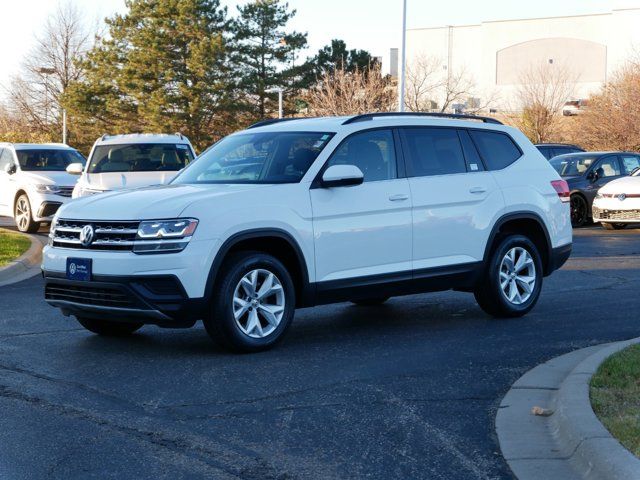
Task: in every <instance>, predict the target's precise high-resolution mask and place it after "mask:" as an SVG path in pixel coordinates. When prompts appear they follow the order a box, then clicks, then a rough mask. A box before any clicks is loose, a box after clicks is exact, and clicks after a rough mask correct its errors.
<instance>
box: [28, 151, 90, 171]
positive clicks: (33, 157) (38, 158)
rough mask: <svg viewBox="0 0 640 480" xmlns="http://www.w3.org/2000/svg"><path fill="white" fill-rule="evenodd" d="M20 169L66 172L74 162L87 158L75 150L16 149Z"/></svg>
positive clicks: (83, 160) (81, 161) (82, 161)
mask: <svg viewBox="0 0 640 480" xmlns="http://www.w3.org/2000/svg"><path fill="white" fill-rule="evenodd" d="M16 155H17V156H18V163H19V164H20V169H21V170H22V171H24V172H64V171H65V170H66V169H67V167H68V166H69V165H71V164H72V163H82V164H83V165H84V162H85V158H84V157H83V156H82V155H81V154H80V153H79V152H77V151H75V150H57V149H51V150H47V149H35V148H34V149H24V150H16Z"/></svg>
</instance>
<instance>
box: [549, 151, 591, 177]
mask: <svg viewBox="0 0 640 480" xmlns="http://www.w3.org/2000/svg"><path fill="white" fill-rule="evenodd" d="M597 158H598V157H589V156H586V155H561V156H559V157H555V158H552V159H551V160H549V163H550V164H551V166H552V167H553V168H555V169H556V172H558V174H559V175H560V176H561V177H575V176H580V175H584V173H585V172H586V171H587V170H588V169H589V167H590V166H591V164H592V163H593V162H595V161H596V160H597Z"/></svg>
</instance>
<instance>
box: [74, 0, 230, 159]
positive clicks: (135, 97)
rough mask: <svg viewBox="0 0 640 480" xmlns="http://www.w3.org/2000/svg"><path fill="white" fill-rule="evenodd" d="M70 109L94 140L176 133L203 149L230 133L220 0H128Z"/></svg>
mask: <svg viewBox="0 0 640 480" xmlns="http://www.w3.org/2000/svg"><path fill="white" fill-rule="evenodd" d="M126 6H127V7H128V12H127V13H126V14H124V15H115V16H114V17H112V18H110V19H107V27H108V32H109V33H108V35H106V36H105V37H104V38H102V39H99V41H98V43H97V45H96V47H95V48H94V49H93V50H91V51H90V52H89V53H88V55H87V57H86V60H85V62H84V67H85V69H86V76H85V79H84V80H83V81H80V82H77V83H75V84H73V85H72V86H71V87H70V88H69V89H68V93H67V94H66V95H65V100H64V101H65V106H66V107H67V108H68V109H69V111H70V114H71V115H72V116H73V117H75V121H82V122H83V123H84V124H85V126H86V129H87V131H89V132H91V133H90V135H92V136H93V138H94V139H95V137H96V136H97V135H99V133H100V132H101V131H102V132H110V133H126V132H135V131H140V132H176V131H179V132H181V133H184V134H186V135H187V136H189V138H190V139H191V141H192V142H193V143H194V144H195V145H196V146H197V147H199V148H204V147H205V146H207V145H208V144H210V143H211V141H212V140H213V139H215V138H218V137H220V136H221V135H224V134H226V133H228V131H229V130H230V128H233V125H230V123H229V122H230V111H231V107H230V105H231V103H232V94H233V84H232V82H231V80H230V78H233V75H232V72H230V70H229V62H228V55H229V52H228V49H227V47H228V45H227V44H228V38H227V35H228V31H229V20H228V18H227V12H226V8H222V7H221V6H220V0H127V1H126Z"/></svg>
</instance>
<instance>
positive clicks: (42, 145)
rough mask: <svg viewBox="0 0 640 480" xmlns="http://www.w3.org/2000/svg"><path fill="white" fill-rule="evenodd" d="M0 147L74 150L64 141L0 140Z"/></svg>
mask: <svg viewBox="0 0 640 480" xmlns="http://www.w3.org/2000/svg"><path fill="white" fill-rule="evenodd" d="M0 147H13V148H15V149H16V150H26V149H29V150H45V149H46V150H51V149H54V150H75V148H73V147H70V146H69V145H65V144H64V143H9V142H0Z"/></svg>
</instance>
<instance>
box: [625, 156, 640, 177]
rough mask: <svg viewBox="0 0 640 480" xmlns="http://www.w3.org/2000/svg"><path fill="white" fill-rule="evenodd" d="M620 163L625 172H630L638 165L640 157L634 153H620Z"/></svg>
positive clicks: (639, 164)
mask: <svg viewBox="0 0 640 480" xmlns="http://www.w3.org/2000/svg"><path fill="white" fill-rule="evenodd" d="M622 164H623V165H624V169H625V172H626V173H627V174H630V173H632V172H634V171H635V170H636V169H637V168H638V167H640V157H636V156H635V155H622Z"/></svg>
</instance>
